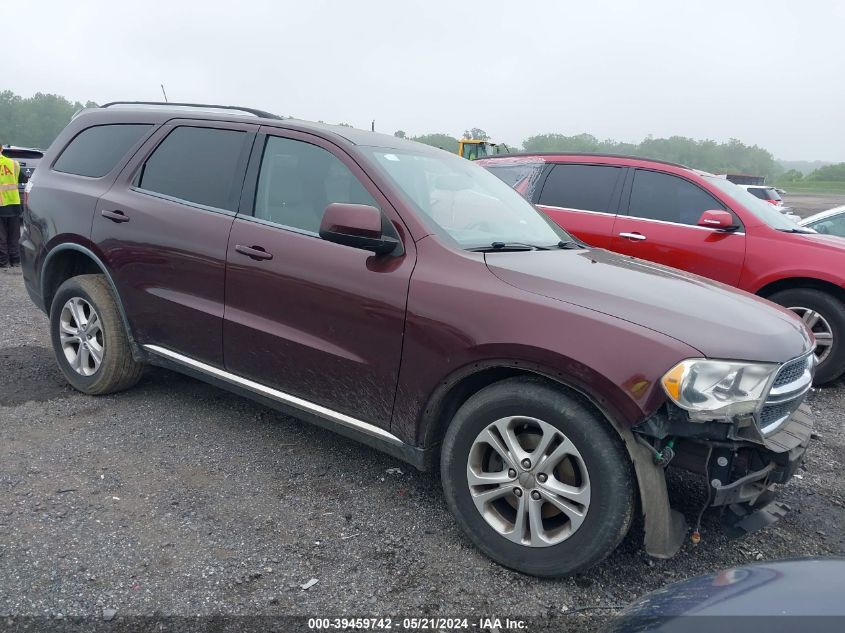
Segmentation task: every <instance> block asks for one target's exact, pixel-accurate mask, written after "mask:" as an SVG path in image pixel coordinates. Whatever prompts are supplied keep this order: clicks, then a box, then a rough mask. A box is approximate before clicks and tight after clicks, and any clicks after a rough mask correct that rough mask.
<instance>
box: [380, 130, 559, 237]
mask: <svg viewBox="0 0 845 633" xmlns="http://www.w3.org/2000/svg"><path fill="white" fill-rule="evenodd" d="M370 151H371V153H372V156H373V158H374V159H375V161H376V163H377V164H378V165H379V167H380V168H381V169H382V171H383V172H384V173H385V174H386V176H387V177H388V178H389V179H390V180H392V181H393V182H394V183H395V184H396V186H397V187H398V188H399V189H401V190H402V192H403V193H404V194H405V197H406V198H407V199H408V200H409V202H411V203H412V204H413V205H414V207H416V209H417V210H418V211H419V213H420V214H421V215H422V217H423V218H427V219H428V220H429V221H430V222H432V223H433V224H434V226H435V227H437V228H439V229H440V231H441V232H442V233H445V234H446V235H448V236H449V237H451V238H452V239H453V240H455V241H456V242H457V243H458V245H459V246H460V247H462V248H480V247H487V246H490V245H491V244H493V243H494V242H504V243H513V242H520V243H522V244H529V245H532V246H543V247H548V246H552V245H556V244H557V243H558V242H560V241H569V240H570V239H571V238H570V237H569V236H568V235H567V233H566V232H565V231H563V230H562V229H559V228H558V227H557V226H556V225H555V224H554V223H553V222H551V220H548V219H546V217H545V216H544V215H543V214H541V213H540V212H539V211H537V209H535V208H534V206H533V205H532V204H530V203H529V202H528V201H527V200H525V198H523V197H522V196H521V195H519V193H517V192H516V191H514V190H513V189H511V188H510V187H509V186H508V185H506V184H505V183H504V182H502V181H501V180H499V178H497V177H496V176H494V175H493V174H491V173H490V172H489V171H487V170H486V169H484V168H482V167H481V166H479V165H476V164H474V163H472V162H470V161H468V160H465V159H463V158H459V157H457V156H454V155H451V154H447V153H445V152H435V151H432V152H431V153H429V152H424V153H423V152H420V153H417V152H414V151H405V150H395V149H387V148H382V147H374V148H372V149H371V150H370Z"/></svg>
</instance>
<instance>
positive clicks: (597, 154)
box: [478, 150, 694, 169]
mask: <svg viewBox="0 0 845 633" xmlns="http://www.w3.org/2000/svg"><path fill="white" fill-rule="evenodd" d="M510 156H516V157H528V158H530V157H532V156H585V157H587V158H589V157H596V158H628V159H631V160H645V161H649V162H652V163H661V164H663V165H671V166H672V167H683V168H684V169H694V168H693V167H690V166H689V165H682V164H681V163H673V162H672V161H668V160H661V159H659V158H649V157H648V156H635V155H634V154H612V153H606V152H569V151H567V150H561V151H559V152H511V153H510V154H494V155H493V156H483V157H482V158H479V159H478V160H490V159H497V158H508V157H510Z"/></svg>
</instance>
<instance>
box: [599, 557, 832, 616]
mask: <svg viewBox="0 0 845 633" xmlns="http://www.w3.org/2000/svg"><path fill="white" fill-rule="evenodd" d="M844 576H845V560H843V559H839V558H828V559H824V558H820V559H799V560H789V561H772V562H767V563H760V564H759V565H748V566H746V567H736V568H733V569H726V570H724V571H720V572H718V573H715V574H710V575H707V576H699V577H698V578H691V579H690V580H684V581H682V582H676V583H673V584H671V585H667V586H666V587H663V588H662V589H658V590H657V591H654V592H652V593H650V594H647V595H645V596H643V597H641V598H639V599H638V600H635V601H634V602H632V603H631V604H630V605H629V606H628V607H626V608H625V610H624V611H623V612H622V613H620V614H619V616H618V617H617V618H616V619H614V620H613V621H612V622H610V623H609V625H608V626H607V627H606V628H604V629H602V630H603V631H605V632H606V633H611V632H613V633H617V632H618V633H622V632H624V633H631V632H632V631H654V632H657V631H663V632H665V633H669V632H670V631H672V632H679V633H681V632H689V631H700V630H707V631H737V630H740V631H743V632H744V633H752V632H753V631H837V633H838V632H839V631H842V630H843V628H842V627H843V626H845V603H844V602H843V600H842V579H843V577H844ZM685 616H695V617H692V618H691V617H685ZM704 616H719V617H709V618H705V617H704ZM738 616H745V617H738ZM766 616H770V617H769V618H767V617H766ZM783 616H792V617H791V618H784V619H781V620H778V619H777V618H783ZM796 616H797V617H796Z"/></svg>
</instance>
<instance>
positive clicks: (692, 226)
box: [537, 203, 745, 235]
mask: <svg viewBox="0 0 845 633" xmlns="http://www.w3.org/2000/svg"><path fill="white" fill-rule="evenodd" d="M537 206H538V207H540V208H543V207H545V208H547V209H554V210H555V211H576V212H577V213H589V214H591V215H613V216H616V217H617V218H625V219H627V220H638V221H640V222H654V223H655V224H668V225H670V226H682V227H684V228H687V229H697V230H699V231H710V232H711V233H724V234H726V235H745V231H723V230H721V229H711V228H710V227H709V226H698V225H697V224H684V223H682V222H668V221H666V220H654V219H652V218H640V217H637V216H635V215H622V214H619V213H605V212H603V211H590V210H589V209H572V208H569V207H556V206H554V205H551V204H539V203H538V204H537Z"/></svg>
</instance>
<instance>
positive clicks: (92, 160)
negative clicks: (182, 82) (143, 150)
mask: <svg viewBox="0 0 845 633" xmlns="http://www.w3.org/2000/svg"><path fill="white" fill-rule="evenodd" d="M150 127H152V126H150V125H148V124H134V123H133V124H116V125H97V126H95V127H89V128H88V129H87V130H84V131H82V132H80V133H79V134H77V135H76V136H75V137H74V138H73V140H72V141H71V142H70V144H69V145H68V146H67V147H66V148H65V149H64V151H63V152H62V153H61V155H60V156H59V158H58V160H56V162H55V164H54V165H53V169H54V170H55V171H60V172H63V173H66V174H75V175H77V176H88V177H89V178H101V177H103V176H105V175H106V174H107V173H109V172H110V171H111V170H112V169H114V167H115V165H117V163H118V162H119V161H120V159H121V158H123V157H124V156H125V155H126V152H127V151H129V148H130V147H132V146H133V145H135V143H137V142H138V141H139V140H140V139H141V137H142V136H144V135H145V134H146V133H147V132H148V131H149V129H150Z"/></svg>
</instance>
